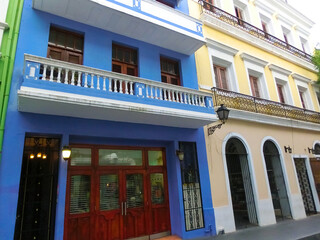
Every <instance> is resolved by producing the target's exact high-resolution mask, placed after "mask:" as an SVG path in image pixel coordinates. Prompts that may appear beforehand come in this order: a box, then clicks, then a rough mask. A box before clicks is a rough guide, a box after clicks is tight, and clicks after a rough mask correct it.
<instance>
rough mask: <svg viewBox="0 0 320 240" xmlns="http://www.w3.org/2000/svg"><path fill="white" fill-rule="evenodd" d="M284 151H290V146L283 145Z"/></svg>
mask: <svg viewBox="0 0 320 240" xmlns="http://www.w3.org/2000/svg"><path fill="white" fill-rule="evenodd" d="M284 151H285V152H286V153H287V152H288V153H292V148H291V147H290V146H288V147H287V146H284Z"/></svg>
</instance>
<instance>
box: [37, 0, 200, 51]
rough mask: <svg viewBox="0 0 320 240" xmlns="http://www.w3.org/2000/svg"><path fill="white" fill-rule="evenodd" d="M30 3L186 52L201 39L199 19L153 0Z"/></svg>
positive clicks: (55, 13)
mask: <svg viewBox="0 0 320 240" xmlns="http://www.w3.org/2000/svg"><path fill="white" fill-rule="evenodd" d="M32 6H33V8H34V9H37V10H40V11H44V12H48V13H51V14H54V15H58V16H61V17H64V18H67V19H71V20H74V21H77V22H81V23H84V24H87V25H91V26H94V27H97V28H101V29H104V30H107V31H110V32H114V33H117V34H120V35H123V36H127V37H130V38H133V39H137V40H139V41H143V42H146V43H150V44H153V45H157V46H160V47H163V48H166V49H170V50H173V51H176V52H180V53H183V54H187V55H190V54H193V53H194V52H195V51H196V50H197V49H198V48H200V47H201V46H202V45H203V44H204V43H205V41H204V38H203V35H202V23H201V22H200V21H199V20H197V19H195V18H192V17H190V16H189V15H187V14H184V13H182V12H180V11H178V10H175V9H174V8H171V7H169V6H166V5H165V4H162V3H159V2H157V1H154V0H126V1H124V0H54V1H53V0H33V4H32Z"/></svg>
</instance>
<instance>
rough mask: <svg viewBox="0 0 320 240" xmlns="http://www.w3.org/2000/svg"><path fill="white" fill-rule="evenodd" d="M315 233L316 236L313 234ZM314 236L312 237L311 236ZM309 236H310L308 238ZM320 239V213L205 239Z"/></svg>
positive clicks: (205, 239) (204, 239)
mask: <svg viewBox="0 0 320 240" xmlns="http://www.w3.org/2000/svg"><path fill="white" fill-rule="evenodd" d="M312 235H314V236H312ZM311 236H312V237H311ZM306 237H308V238H306ZM209 239H211V240H297V239H301V240H318V239H319V240H320V214H318V215H313V216H310V217H307V218H304V219H301V220H287V221H283V222H280V223H277V224H273V225H270V226H265V227H252V228H247V229H243V230H239V231H237V232H233V233H226V234H223V235H219V236H214V237H208V238H203V240H209Z"/></svg>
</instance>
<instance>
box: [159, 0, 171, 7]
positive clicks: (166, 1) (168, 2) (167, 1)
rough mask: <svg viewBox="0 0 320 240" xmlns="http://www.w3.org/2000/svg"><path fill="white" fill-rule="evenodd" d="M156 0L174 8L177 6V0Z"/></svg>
mask: <svg viewBox="0 0 320 240" xmlns="http://www.w3.org/2000/svg"><path fill="white" fill-rule="evenodd" d="M156 1H157V2H160V3H162V4H164V5H167V6H169V7H172V8H174V6H175V0H156Z"/></svg>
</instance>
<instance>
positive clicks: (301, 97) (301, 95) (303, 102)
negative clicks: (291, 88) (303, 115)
mask: <svg viewBox="0 0 320 240" xmlns="http://www.w3.org/2000/svg"><path fill="white" fill-rule="evenodd" d="M299 96H300V101H301V105H302V107H303V108H304V109H306V104H305V100H304V93H303V92H302V91H299Z"/></svg>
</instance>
